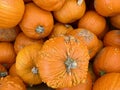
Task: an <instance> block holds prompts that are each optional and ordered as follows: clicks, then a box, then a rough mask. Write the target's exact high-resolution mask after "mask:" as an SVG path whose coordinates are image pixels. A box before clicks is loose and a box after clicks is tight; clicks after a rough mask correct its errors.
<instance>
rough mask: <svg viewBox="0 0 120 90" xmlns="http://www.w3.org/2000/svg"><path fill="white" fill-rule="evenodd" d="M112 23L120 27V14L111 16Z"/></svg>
mask: <svg viewBox="0 0 120 90" xmlns="http://www.w3.org/2000/svg"><path fill="white" fill-rule="evenodd" d="M110 23H111V24H112V25H113V26H114V27H116V28H118V29H120V14H118V15H115V16H112V17H110Z"/></svg>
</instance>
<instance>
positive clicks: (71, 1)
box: [53, 0, 86, 23]
mask: <svg viewBox="0 0 120 90" xmlns="http://www.w3.org/2000/svg"><path fill="white" fill-rule="evenodd" d="M85 10H86V4H85V1H84V0H66V1H65V4H64V6H63V7H62V8H61V9H59V10H57V11H54V12H53V15H54V17H55V19H56V20H57V21H59V22H61V23H72V22H75V21H76V20H78V19H80V18H81V17H82V16H83V15H84V13H85Z"/></svg>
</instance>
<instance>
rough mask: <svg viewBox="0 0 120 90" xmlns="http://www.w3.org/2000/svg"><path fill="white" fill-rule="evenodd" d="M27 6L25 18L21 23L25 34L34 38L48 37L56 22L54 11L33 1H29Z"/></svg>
mask: <svg viewBox="0 0 120 90" xmlns="http://www.w3.org/2000/svg"><path fill="white" fill-rule="evenodd" d="M25 8H26V10H25V13H24V15H23V19H22V20H21V22H20V23H19V26H20V28H21V30H22V31H23V32H24V34H25V35H26V36H28V37H30V38H33V39H41V38H45V37H47V36H48V35H49V34H50V32H51V31H52V28H53V24H54V20H53V16H52V13H51V12H49V11H45V10H43V9H41V8H39V7H38V6H36V5H35V4H34V3H32V2H31V3H27V4H26V5H25Z"/></svg>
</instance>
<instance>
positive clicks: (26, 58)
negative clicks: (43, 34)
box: [15, 44, 42, 86]
mask: <svg viewBox="0 0 120 90" xmlns="http://www.w3.org/2000/svg"><path fill="white" fill-rule="evenodd" d="M41 47H42V45H41V44H32V45H29V46H26V47H25V48H23V49H22V50H21V51H20V52H19V53H18V54H17V57H16V63H15V67H16V72H17V75H18V76H19V77H20V78H22V80H23V81H24V82H25V83H27V84H28V85H30V86H32V85H36V84H40V83H41V82H42V81H41V78H40V75H39V74H40V73H39V72H38V68H37V66H36V63H35V61H36V60H37V59H36V58H37V57H38V51H39V50H40V49H41Z"/></svg>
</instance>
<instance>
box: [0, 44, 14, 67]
mask: <svg viewBox="0 0 120 90" xmlns="http://www.w3.org/2000/svg"><path fill="white" fill-rule="evenodd" d="M15 57H16V54H15V51H14V47H13V44H12V43H10V42H0V63H1V64H3V65H5V66H6V67H8V66H9V65H11V64H13V63H14V62H15Z"/></svg>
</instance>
